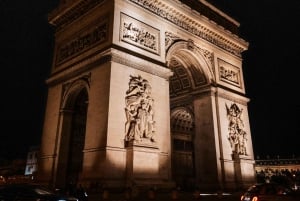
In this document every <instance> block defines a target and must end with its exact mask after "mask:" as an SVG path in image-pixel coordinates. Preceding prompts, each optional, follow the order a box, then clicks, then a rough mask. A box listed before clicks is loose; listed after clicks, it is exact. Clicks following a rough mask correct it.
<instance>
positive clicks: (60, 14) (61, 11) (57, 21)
mask: <svg viewBox="0 0 300 201" xmlns="http://www.w3.org/2000/svg"><path fill="white" fill-rule="evenodd" d="M104 1H105V0H81V1H73V2H72V3H68V4H65V5H60V6H58V7H57V8H56V9H55V10H53V11H52V12H51V13H50V14H49V15H48V21H49V23H50V24H52V25H54V26H55V27H56V31H58V30H60V29H62V28H63V27H65V26H66V25H68V24H70V23H71V22H73V21H74V20H75V19H77V18H79V17H81V16H82V15H83V14H85V13H87V12H88V11H89V10H91V9H92V8H94V7H95V6H97V5H99V4H101V3H103V2H104Z"/></svg>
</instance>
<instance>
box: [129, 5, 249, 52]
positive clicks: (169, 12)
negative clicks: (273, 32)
mask: <svg viewBox="0 0 300 201" xmlns="http://www.w3.org/2000/svg"><path fill="white" fill-rule="evenodd" d="M129 1H131V2H133V3H135V4H136V5H138V6H141V7H143V8H144V9H146V10H148V11H150V12H152V13H154V14H156V15H157V16H159V17H161V18H163V19H165V20H167V21H169V22H171V23H173V24H175V25H176V26H179V27H180V28H182V29H184V30H186V31H188V32H189V33H191V34H193V35H195V36H197V37H200V38H202V39H204V40H206V41H208V42H210V43H212V44H214V45H216V46H218V47H220V48H222V49H224V50H226V51H228V52H230V53H232V54H234V55H235V56H238V57H241V52H243V51H244V50H245V49H246V46H247V43H246V42H245V41H243V40H241V39H240V41H239V42H242V43H243V46H241V45H239V44H236V43H234V42H232V41H230V40H228V39H226V38H225V37H223V36H221V35H220V34H218V33H216V32H214V31H213V30H211V29H209V28H208V27H206V26H204V25H202V24H200V23H199V22H198V21H195V20H193V19H192V18H189V17H187V16H186V15H184V14H183V13H182V12H179V11H177V10H174V9H173V8H171V7H170V6H168V5H167V4H165V3H163V2H162V1H159V0H129ZM232 35H233V34H232ZM234 36H235V35H234Z"/></svg>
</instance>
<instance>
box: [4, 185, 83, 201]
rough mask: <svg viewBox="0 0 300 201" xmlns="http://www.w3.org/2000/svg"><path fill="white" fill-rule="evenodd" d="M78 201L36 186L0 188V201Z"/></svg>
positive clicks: (6, 186)
mask: <svg viewBox="0 0 300 201" xmlns="http://www.w3.org/2000/svg"><path fill="white" fill-rule="evenodd" d="M37 200H40V201H78V199H77V198H75V197H71V196H67V195H63V194H58V193H56V192H54V191H52V190H50V189H49V188H47V187H44V186H41V185H38V184H6V185H2V186H0V201H37Z"/></svg>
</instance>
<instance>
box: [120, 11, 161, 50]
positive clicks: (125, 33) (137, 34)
mask: <svg viewBox="0 0 300 201" xmlns="http://www.w3.org/2000/svg"><path fill="white" fill-rule="evenodd" d="M120 34H121V37H120V38H121V40H122V41H124V42H127V43H130V44H132V45H135V46H137V47H139V48H142V49H145V50H148V51H150V52H153V53H156V54H159V53H160V51H159V42H160V40H159V30H158V29H154V28H153V27H151V26H149V25H147V24H145V23H143V22H141V21H138V20H136V19H134V18H132V17H130V16H128V15H125V14H124V13H121V32H120Z"/></svg>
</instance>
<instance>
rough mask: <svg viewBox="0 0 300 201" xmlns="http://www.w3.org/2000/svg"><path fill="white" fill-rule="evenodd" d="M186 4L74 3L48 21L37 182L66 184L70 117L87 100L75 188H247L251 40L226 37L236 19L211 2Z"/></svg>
mask: <svg viewBox="0 0 300 201" xmlns="http://www.w3.org/2000/svg"><path fill="white" fill-rule="evenodd" d="M189 6H190V5H189V3H188V1H187V2H186V1H171V0H165V1H162V0H155V1H152V0H151V1H138V0H117V1H110V0H100V1H95V0H88V1H75V0H74V1H72V0H70V1H61V2H60V4H59V6H58V8H57V9H56V10H54V11H53V12H51V13H50V15H49V22H50V23H51V24H52V25H54V26H55V27H56V32H55V50H54V59H53V67H52V70H51V74H50V77H49V79H48V80H47V84H48V86H49V90H48V101H47V106H46V115H45V123H44V130H43V138H42V144H41V153H40V155H41V158H40V159H39V170H38V179H39V181H40V182H44V183H48V184H51V185H56V186H57V185H62V184H65V183H67V179H68V176H72V175H69V174H68V173H67V172H68V171H66V170H65V171H63V170H62V169H63V168H62V167H63V166H62V165H61V164H60V163H61V161H64V160H62V159H67V156H66V155H67V154H66V153H67V151H62V150H64V149H65V148H63V147H64V146H63V145H64V143H63V142H64V141H67V140H65V139H67V138H68V137H66V136H68V133H71V131H72V129H71V128H70V127H71V125H72V124H71V123H67V122H71V119H72V118H68V115H67V113H66V109H71V110H72V109H74V108H76V107H75V105H76V104H75V105H74V104H69V103H76V102H77V101H78V102H81V103H83V102H84V101H85V100H88V105H86V106H87V107H86V108H85V109H86V110H85V111H86V115H81V116H80V115H79V117H78V119H80V117H81V120H82V117H86V119H84V122H85V124H84V125H85V128H83V127H82V129H81V130H84V132H82V134H83V133H84V139H82V141H81V142H82V144H81V145H82V152H81V154H82V159H80V162H78V163H75V162H74V161H73V162H74V163H73V164H78V166H77V167H80V168H79V169H78V171H75V172H76V175H75V176H76V177H77V178H76V182H77V184H79V183H80V184H82V185H85V186H86V187H89V186H95V184H97V186H105V187H107V188H121V187H122V188H123V187H140V188H148V187H154V186H155V187H157V188H172V187H174V186H175V185H180V186H183V187H185V188H195V187H199V188H202V189H207V190H213V189H237V188H240V187H244V186H247V185H248V184H250V183H252V182H253V181H254V167H253V164H254V159H253V150H252V141H251V132H250V126H249V119H248V114H247V103H248V101H249V99H248V98H247V97H246V96H245V86H244V82H243V71H242V58H241V52H242V51H244V50H246V49H247V47H248V43H247V42H245V41H244V40H243V39H241V38H239V37H238V36H237V35H236V33H233V32H234V31H235V30H236V29H237V28H238V26H239V24H238V22H236V21H235V20H234V19H232V18H230V17H228V16H227V15H226V14H225V13H222V12H221V11H219V10H218V9H217V8H215V7H213V6H212V5H210V4H209V3H207V2H206V1H197V6H199V8H198V9H197V8H194V7H193V8H191V7H189ZM204 11H205V12H204ZM204 15H206V16H204ZM225 22H226V23H225ZM218 23H219V24H218ZM72 83H85V84H84V86H86V87H74V88H70V86H73V85H72ZM74 86H83V85H81V84H78V85H75V84H74ZM69 90H70V93H69ZM71 92H73V93H71ZM81 95H82V96H81ZM80 97H83V99H81V98H80ZM71 105H73V106H74V107H70V106H71ZM75 119H76V118H75ZM81 122H83V121H81ZM82 125H83V124H82ZM70 136H71V135H70ZM68 142H72V141H68ZM65 150H67V149H65ZM80 150H81V149H80ZM64 155H65V156H64ZM70 158H71V159H72V157H70ZM179 161H182V163H180V162H179ZM68 163H69V162H68ZM71 163H72V160H71ZM179 164H180V165H179ZM185 170H187V171H185ZM190 171H191V172H190ZM60 176H62V178H65V180H64V181H59V180H57V178H59V177H60ZM184 177H187V179H186V180H184V179H183V178H184Z"/></svg>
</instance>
